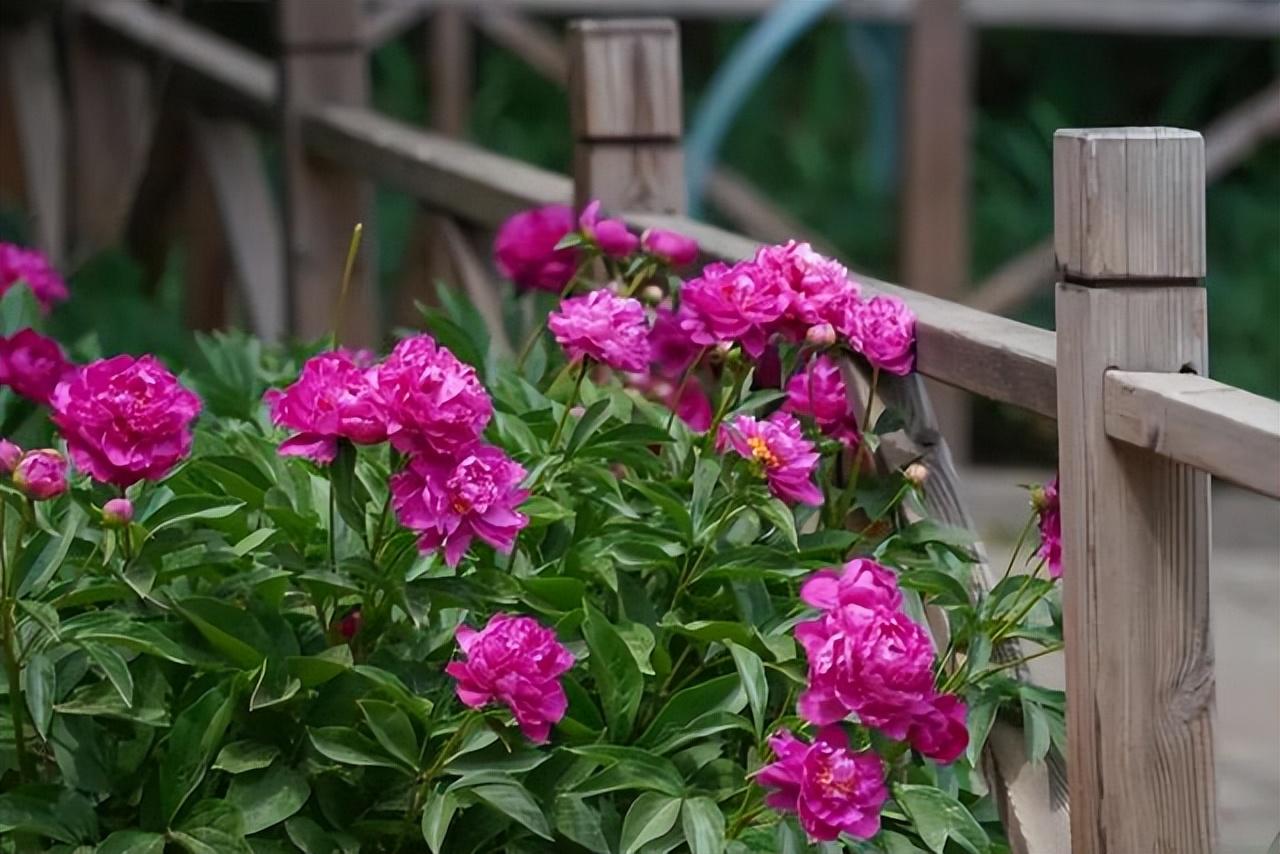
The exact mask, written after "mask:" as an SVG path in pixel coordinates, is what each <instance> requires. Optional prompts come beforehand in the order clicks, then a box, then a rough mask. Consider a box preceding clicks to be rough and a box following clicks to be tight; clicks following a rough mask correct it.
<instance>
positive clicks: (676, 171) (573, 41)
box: [569, 18, 687, 214]
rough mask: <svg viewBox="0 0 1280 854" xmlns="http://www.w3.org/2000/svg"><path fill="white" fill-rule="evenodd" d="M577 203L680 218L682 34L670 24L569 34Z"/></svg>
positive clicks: (591, 27)
mask: <svg viewBox="0 0 1280 854" xmlns="http://www.w3.org/2000/svg"><path fill="white" fill-rule="evenodd" d="M569 116H570V119H571V122H572V125H573V138H574V153H573V186H574V202H575V203H576V204H577V205H578V207H579V208H581V207H582V206H583V205H585V204H586V203H587V202H588V201H589V200H591V199H599V200H600V201H601V202H602V203H603V205H604V207H605V209H607V210H610V211H615V212H616V211H647V212H652V213H669V214H676V213H684V210H685V207H686V199H687V194H686V192H685V185H684V152H683V148H682V146H681V143H680V137H681V134H682V128H683V117H682V115H681V94H680V31H679V29H678V28H677V26H676V22H675V21H673V20H671V19H668V18H644V19H635V20H611V21H597V20H584V21H575V22H573V23H572V24H571V25H570V26H569Z"/></svg>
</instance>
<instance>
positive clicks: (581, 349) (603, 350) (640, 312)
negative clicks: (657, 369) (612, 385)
mask: <svg viewBox="0 0 1280 854" xmlns="http://www.w3.org/2000/svg"><path fill="white" fill-rule="evenodd" d="M547 328H548V329H550V330H551V334H553V335H554V336H555V338H556V341H557V342H559V344H560V346H561V347H563V348H564V351H565V354H566V355H567V356H568V357H569V360H570V361H573V362H576V361H579V360H581V359H582V358H584V357H586V358H591V359H595V360H596V361H597V362H600V363H602V364H605V365H608V366H609V367H611V368H615V369H617V370H620V371H643V370H645V369H646V368H647V367H648V366H649V324H648V322H647V320H646V319H645V314H644V306H642V305H640V303H639V302H637V301H636V300H633V299H631V298H629V297H620V296H617V295H616V294H614V293H612V292H611V291H609V290H607V289H601V290H597V291H592V292H591V293H589V294H584V295H583V296H580V297H574V298H572V299H567V300H565V301H564V302H562V303H560V308H559V310H557V311H553V312H552V313H551V316H550V317H549V318H548V319H547Z"/></svg>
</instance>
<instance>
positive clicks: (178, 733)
mask: <svg viewBox="0 0 1280 854" xmlns="http://www.w3.org/2000/svg"><path fill="white" fill-rule="evenodd" d="M231 712H232V698H231V697H230V696H228V695H227V694H225V693H224V692H223V689H222V688H221V687H217V688H211V689H209V690H208V691H206V692H205V693H204V694H203V695H202V696H201V697H200V699H198V700H196V701H195V702H194V703H192V704H191V705H190V706H188V707H187V708H185V709H183V711H182V713H181V714H179V715H178V717H177V718H175V719H174V722H173V728H172V729H170V730H169V737H168V748H169V749H168V751H167V752H166V753H165V756H164V758H163V759H162V760H161V761H160V811H161V813H162V818H163V819H164V821H165V823H166V824H167V823H168V822H170V821H172V820H173V817H174V816H175V815H177V813H178V810H179V809H181V808H182V805H183V804H184V803H185V802H186V800H187V798H188V797H190V796H191V793H192V792H194V791H195V789H196V787H197V786H199V785H200V781H201V780H203V779H204V775H205V772H206V771H207V770H208V768H209V763H210V762H211V761H212V759H213V753H214V750H215V749H216V748H217V746H218V744H219V743H221V741H222V734H223V733H224V732H225V731H226V729H227V725H228V724H229V723H230V722H231Z"/></svg>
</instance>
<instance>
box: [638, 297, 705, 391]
mask: <svg viewBox="0 0 1280 854" xmlns="http://www.w3.org/2000/svg"><path fill="white" fill-rule="evenodd" d="M649 352H650V358H651V359H652V360H653V363H654V364H655V365H657V366H658V371H659V373H661V374H663V375H665V376H667V377H678V376H680V375H681V374H683V373H684V371H685V369H686V368H688V367H689V366H690V365H692V364H693V360H694V359H696V358H698V354H699V353H701V352H702V348H701V347H699V346H698V345H697V344H695V343H693V341H692V340H691V339H690V338H689V335H688V333H686V332H685V331H684V330H683V329H681V328H680V321H679V319H678V318H677V316H676V313H675V312H674V311H672V310H671V309H670V307H668V306H658V309H657V311H656V312H655V313H654V318H653V328H652V329H650V330H649Z"/></svg>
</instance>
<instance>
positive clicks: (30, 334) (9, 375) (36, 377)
mask: <svg viewBox="0 0 1280 854" xmlns="http://www.w3.org/2000/svg"><path fill="white" fill-rule="evenodd" d="M73 370H75V365H73V364H71V362H69V361H67V357H66V356H65V355H64V354H63V352H62V348H61V347H59V346H58V342H57V341H54V340H53V339H52V338H46V337H45V336H43V335H41V334H40V333H39V332H36V331H35V330H34V329H22V330H19V331H18V332H17V333H16V334H15V335H13V336H12V337H10V338H3V337H0V385H7V386H9V387H10V388H12V389H13V390H14V391H15V392H17V393H18V394H20V395H22V396H23V397H25V398H28V399H30V400H34V401H35V402H36V403H42V404H43V403H48V402H49V397H50V396H51V395H52V394H53V390H54V389H55V388H57V386H58V383H59V382H61V381H62V379H63V378H64V377H66V376H67V374H69V373H71V372H72V371H73Z"/></svg>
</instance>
